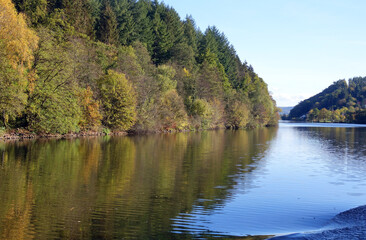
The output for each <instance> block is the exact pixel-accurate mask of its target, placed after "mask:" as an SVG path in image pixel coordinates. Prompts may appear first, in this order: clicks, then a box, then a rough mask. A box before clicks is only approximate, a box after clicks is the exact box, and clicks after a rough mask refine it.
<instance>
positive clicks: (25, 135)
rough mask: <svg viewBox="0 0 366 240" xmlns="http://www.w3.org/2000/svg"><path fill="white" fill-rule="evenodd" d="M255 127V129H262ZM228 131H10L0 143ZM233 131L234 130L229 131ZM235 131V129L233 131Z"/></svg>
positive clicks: (0, 137) (218, 128) (2, 137)
mask: <svg viewBox="0 0 366 240" xmlns="http://www.w3.org/2000/svg"><path fill="white" fill-rule="evenodd" d="M262 127H265V128H270V127H278V125H277V126H262ZM262 127H257V128H262ZM220 129H222V130H230V128H225V127H216V128H209V129H185V130H158V131H156V130H155V131H151V130H150V131H149V130H140V131H114V132H113V131H112V132H110V133H105V132H103V131H84V132H79V133H67V134H36V133H31V132H29V131H28V130H25V129H15V130H14V129H12V130H9V132H8V133H4V134H3V135H0V141H17V140H19V141H21V140H36V139H75V138H83V137H101V136H137V135H150V134H164V133H166V134H169V133H183V132H201V131H212V130H220ZM243 129H256V128H243ZM231 130H234V129H231ZM235 130H237V129H235Z"/></svg>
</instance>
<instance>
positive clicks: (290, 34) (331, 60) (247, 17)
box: [163, 0, 366, 106]
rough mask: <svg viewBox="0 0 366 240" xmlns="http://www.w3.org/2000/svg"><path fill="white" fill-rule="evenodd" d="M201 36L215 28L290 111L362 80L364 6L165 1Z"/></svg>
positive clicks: (331, 1) (311, 0)
mask: <svg viewBox="0 0 366 240" xmlns="http://www.w3.org/2000/svg"><path fill="white" fill-rule="evenodd" d="M163 2H164V3H165V4H167V5H169V6H172V7H173V8H174V9H175V10H176V11H177V12H178V13H179V14H180V16H181V18H185V16H186V15H187V14H188V15H192V16H193V18H194V19H195V20H196V24H197V26H198V27H199V28H200V29H201V30H202V31H204V30H205V29H206V28H207V27H208V26H213V25H215V26H216V27H218V29H220V31H222V32H224V33H225V35H226V36H227V38H228V39H229V41H230V42H231V43H232V44H233V45H234V47H235V49H236V51H237V53H238V55H239V56H240V58H241V60H242V61H244V60H246V61H247V62H248V63H249V64H251V65H252V66H253V67H254V70H255V71H256V72H257V73H258V74H259V76H260V77H262V78H263V79H264V81H265V82H266V83H267V84H268V87H269V89H270V91H271V92H272V95H273V97H274V98H275V100H276V101H277V105H278V106H294V105H296V104H297V103H298V102H299V101H300V100H303V99H305V98H307V97H310V96H312V95H314V94H316V93H318V92H320V91H322V90H323V89H325V88H326V87H328V86H329V85H330V84H332V83H333V82H334V81H337V80H339V79H349V78H352V77H355V76H366V1H363V0H357V1H356V0H343V1H341V0H276V1H274V0H184V1H182V0H164V1H163Z"/></svg>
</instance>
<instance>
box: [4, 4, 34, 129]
mask: <svg viewBox="0 0 366 240" xmlns="http://www.w3.org/2000/svg"><path fill="white" fill-rule="evenodd" d="M37 41H38V38H37V36H36V34H35V33H34V32H33V31H32V30H30V29H29V28H28V27H27V24H26V22H25V19H24V16H23V15H22V14H18V13H17V12H16V10H15V7H14V4H13V3H12V2H11V1H10V0H0V115H1V117H2V121H3V124H4V125H5V126H7V123H8V120H9V118H14V117H16V116H18V115H19V114H20V113H21V112H22V111H23V109H24V106H25V104H26V102H27V95H26V88H27V85H28V76H30V75H31V74H30V72H29V69H30V66H31V64H32V62H33V51H34V50H35V49H36V47H37Z"/></svg>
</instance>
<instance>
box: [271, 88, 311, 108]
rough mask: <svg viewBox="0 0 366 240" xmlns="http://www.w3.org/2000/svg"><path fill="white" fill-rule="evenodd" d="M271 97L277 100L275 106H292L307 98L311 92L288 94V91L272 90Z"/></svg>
mask: <svg viewBox="0 0 366 240" xmlns="http://www.w3.org/2000/svg"><path fill="white" fill-rule="evenodd" d="M272 96H273V98H274V99H275V100H276V102H277V106H279V107H293V106H295V105H296V104H298V103H299V102H300V101H302V100H304V99H307V98H309V97H311V96H312V94H308V93H301V94H288V93H280V92H276V91H275V92H274V93H273V95H272Z"/></svg>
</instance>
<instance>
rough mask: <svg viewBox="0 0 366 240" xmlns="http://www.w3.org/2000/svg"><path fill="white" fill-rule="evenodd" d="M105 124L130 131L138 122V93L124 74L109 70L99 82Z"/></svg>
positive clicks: (112, 127)
mask: <svg viewBox="0 0 366 240" xmlns="http://www.w3.org/2000/svg"><path fill="white" fill-rule="evenodd" d="M98 86H99V91H100V98H101V101H102V107H103V111H104V112H103V120H102V122H103V124H104V125H105V126H107V127H109V128H111V129H114V130H124V131H125V130H129V129H130V128H131V127H132V126H133V125H134V124H135V121H136V93H135V91H134V89H133V87H132V85H131V83H129V82H128V80H127V79H126V77H125V75H124V74H121V73H117V72H115V71H112V70H108V73H107V74H106V75H105V76H103V77H101V78H100V79H99V80H98Z"/></svg>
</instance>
